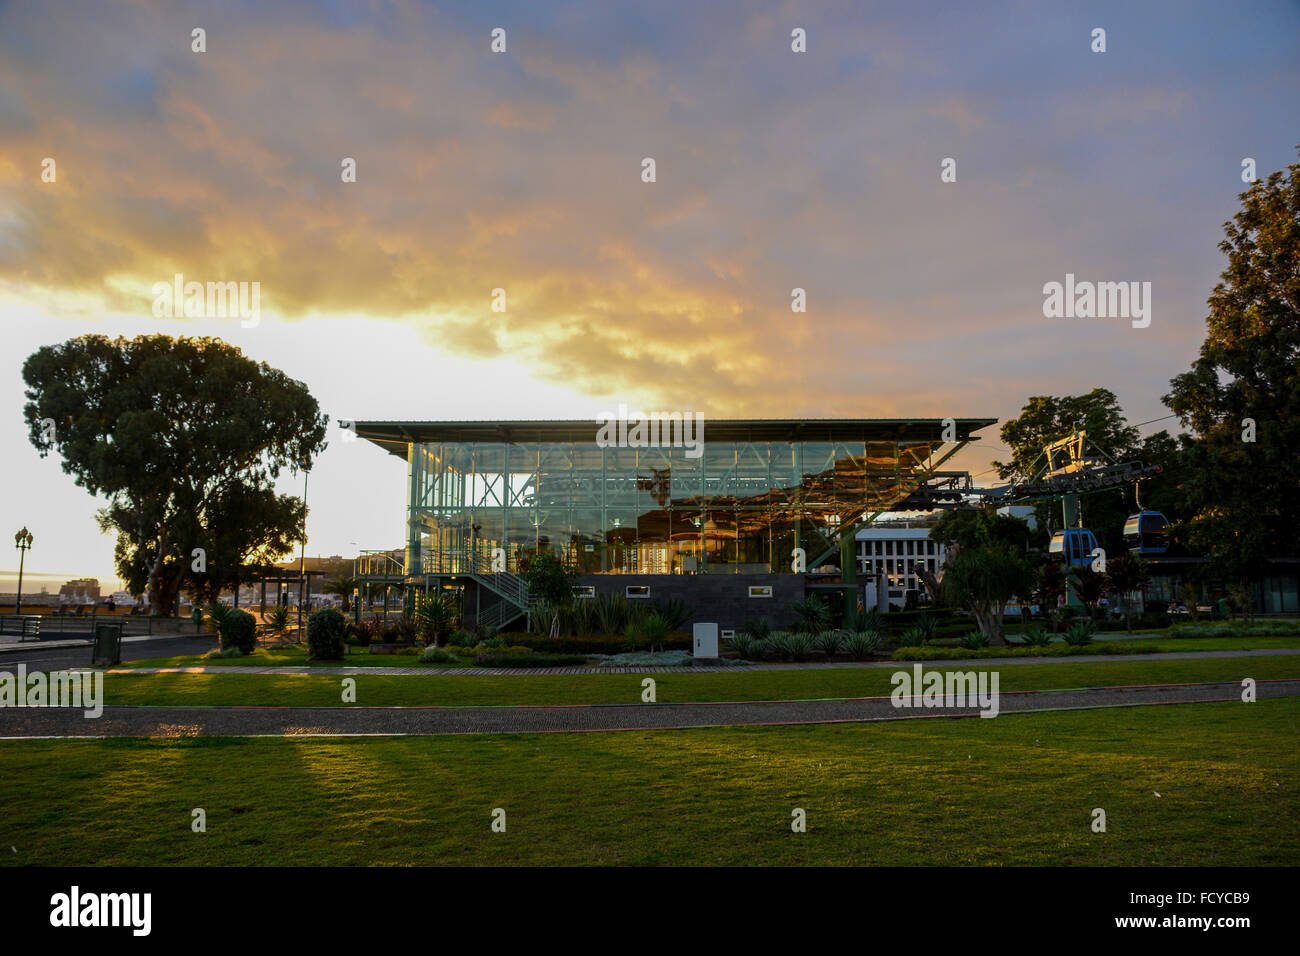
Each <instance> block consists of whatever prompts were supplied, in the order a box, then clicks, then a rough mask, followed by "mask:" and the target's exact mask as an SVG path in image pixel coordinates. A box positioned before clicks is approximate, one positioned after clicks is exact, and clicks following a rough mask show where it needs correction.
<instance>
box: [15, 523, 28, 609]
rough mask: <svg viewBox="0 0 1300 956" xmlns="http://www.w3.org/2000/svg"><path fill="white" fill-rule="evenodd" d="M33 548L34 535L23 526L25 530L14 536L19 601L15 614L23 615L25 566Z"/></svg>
mask: <svg viewBox="0 0 1300 956" xmlns="http://www.w3.org/2000/svg"><path fill="white" fill-rule="evenodd" d="M31 546H32V533H31V532H30V531H28V530H27V526H26V525H24V526H23V530H22V531H19V532H18V533H17V534H16V535H14V547H15V548H17V549H18V600H17V603H16V604H15V605H14V614H22V613H23V565H24V564H25V563H26V561H27V552H28V550H29V549H30V548H31Z"/></svg>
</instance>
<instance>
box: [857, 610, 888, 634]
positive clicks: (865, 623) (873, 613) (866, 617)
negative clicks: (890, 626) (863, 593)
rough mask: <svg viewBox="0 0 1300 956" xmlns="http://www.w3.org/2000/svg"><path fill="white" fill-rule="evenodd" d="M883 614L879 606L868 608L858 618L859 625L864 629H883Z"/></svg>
mask: <svg viewBox="0 0 1300 956" xmlns="http://www.w3.org/2000/svg"><path fill="white" fill-rule="evenodd" d="M884 623H885V622H884V620H883V615H881V613H880V609H879V608H874V607H873V608H868V609H867V610H865V611H863V612H862V614H861V615H860V616H859V618H858V627H859V629H860V630H863V631H881V630H883V629H884V627H883V625H884Z"/></svg>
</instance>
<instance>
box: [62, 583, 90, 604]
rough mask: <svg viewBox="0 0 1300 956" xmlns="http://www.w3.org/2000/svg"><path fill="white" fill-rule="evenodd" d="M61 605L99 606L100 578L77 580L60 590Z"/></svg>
mask: <svg viewBox="0 0 1300 956" xmlns="http://www.w3.org/2000/svg"><path fill="white" fill-rule="evenodd" d="M59 603H60V604H98V603H99V578H76V579H75V580H72V581H69V582H68V583H67V584H65V585H63V587H61V588H59Z"/></svg>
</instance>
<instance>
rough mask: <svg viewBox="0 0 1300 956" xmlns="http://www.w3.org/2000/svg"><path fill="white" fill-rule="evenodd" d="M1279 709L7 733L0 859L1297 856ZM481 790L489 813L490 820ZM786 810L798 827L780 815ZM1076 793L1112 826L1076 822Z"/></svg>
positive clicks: (527, 861) (1299, 707)
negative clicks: (156, 736)
mask: <svg viewBox="0 0 1300 956" xmlns="http://www.w3.org/2000/svg"><path fill="white" fill-rule="evenodd" d="M412 680H418V679H416V678H412ZM529 683H532V682H531V681H530V682H529ZM1298 732H1300V700H1296V699H1278V700H1264V701H1260V702H1258V703H1255V704H1239V703H1219V704H1188V705H1180V706H1176V707H1138V708H1126V709H1117V710H1103V711H1086V712H1063V713H1050V714H1035V715H1027V714H1022V715H1004V716H1002V717H1000V718H998V719H996V720H960V719H942V720H918V721H906V722H897V723H885V724H849V725H826V726H805V727H754V728H735V729H709V730H690V731H647V732H627V733H611V734H555V735H510V736H492V737H472V738H468V737H419V738H369V739H364V740H362V739H299V740H293V739H235V738H189V739H168V740H132V739H114V740H102V741H100V740H85V741H38V740H27V741H8V742H3V743H0V806H3V807H4V808H5V812H4V813H3V814H0V848H3V849H4V851H5V852H3V853H0V865H3V866H16V865H24V864H34V865H47V866H66V865H87V866H123V865H181V864H188V865H225V866H231V865H233V866H249V865H251V866H257V865H271V864H312V865H373V864H388V865H391V864H398V865H401V864H433V865H493V864H495V865H504V864H523V865H531V866H541V865H555V864H561V865H566V864H567V865H584V864H651V865H654V864H673V865H707V864H727V865H808V864H828V865H884V864H895V865H898V864H901V865H923V866H929V865H936V866H938V865H943V866H946V865H953V864H957V865H1067V866H1099V865H1105V866H1112V865H1160V866H1171V865H1192V866H1205V865H1224V866H1255V865H1291V866H1294V865H1296V864H1298V863H1300V851H1298V850H1297V847H1298V846H1300V799H1298V798H1297V793H1296V781H1297V779H1300V749H1298V748H1297V747H1296V745H1295V744H1296V739H1297V733H1298ZM1157 794H1158V796H1157ZM196 807H202V808H203V809H204V811H205V813H206V819H207V832H205V833H194V832H192V830H191V819H192V816H191V812H192V810H193V809H194V808H196ZM497 807H500V808H502V809H504V810H505V812H506V821H507V829H506V832H505V833H493V832H492V831H491V829H490V826H489V824H490V819H491V814H492V811H493V809H494V808H497ZM795 807H799V808H802V809H804V810H805V811H806V813H807V825H808V830H807V832H806V833H792V832H791V828H790V820H791V811H792V809H793V808H795ZM1096 807H1101V808H1103V809H1104V810H1105V811H1106V814H1107V832H1106V833H1093V832H1092V830H1091V828H1090V823H1091V822H1092V811H1093V809H1094V808H1096ZM11 847H12V850H11V849H10V848H11Z"/></svg>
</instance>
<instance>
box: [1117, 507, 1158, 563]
mask: <svg viewBox="0 0 1300 956" xmlns="http://www.w3.org/2000/svg"><path fill="white" fill-rule="evenodd" d="M1124 546H1125V547H1126V548H1128V549H1129V551H1131V552H1133V553H1134V554H1164V553H1165V552H1166V551H1168V550H1169V522H1168V521H1167V520H1166V519H1165V516H1164V515H1163V514H1161V513H1160V512H1159V511H1143V512H1140V513H1138V514H1135V515H1132V516H1131V517H1130V518H1129V519H1128V520H1127V521H1125V522H1124Z"/></svg>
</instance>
